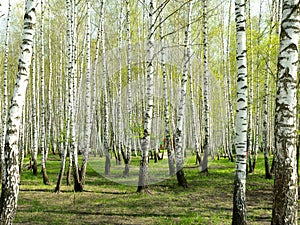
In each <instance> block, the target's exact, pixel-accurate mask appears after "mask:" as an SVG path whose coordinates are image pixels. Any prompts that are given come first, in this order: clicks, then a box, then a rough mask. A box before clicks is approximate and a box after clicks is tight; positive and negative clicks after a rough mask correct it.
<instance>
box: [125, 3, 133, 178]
mask: <svg viewBox="0 0 300 225" xmlns="http://www.w3.org/2000/svg"><path fill="white" fill-rule="evenodd" d="M129 3H130V1H129V0H126V34H127V111H128V136H127V137H128V138H127V140H128V141H127V147H126V149H125V150H126V152H125V153H126V154H124V156H125V157H124V162H125V169H124V172H123V176H125V177H128V176H129V165H130V160H131V149H132V137H133V136H132V132H131V126H132V93H131V79H132V78H131V28H130V5H129Z"/></svg>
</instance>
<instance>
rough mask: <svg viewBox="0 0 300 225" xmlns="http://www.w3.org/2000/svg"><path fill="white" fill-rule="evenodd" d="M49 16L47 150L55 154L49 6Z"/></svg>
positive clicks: (49, 12)
mask: <svg viewBox="0 0 300 225" xmlns="http://www.w3.org/2000/svg"><path fill="white" fill-rule="evenodd" d="M48 14H49V23H48V26H49V28H48V49H49V52H48V55H49V56H48V58H49V84H48V110H49V111H48V127H47V131H48V135H47V149H48V150H49V149H51V150H52V152H53V154H55V151H54V145H53V140H52V139H53V129H54V127H53V119H54V116H53V106H52V104H53V100H52V96H53V89H52V78H53V71H52V66H53V65H52V43H51V35H50V34H51V22H52V21H51V11H50V7H49V5H48Z"/></svg>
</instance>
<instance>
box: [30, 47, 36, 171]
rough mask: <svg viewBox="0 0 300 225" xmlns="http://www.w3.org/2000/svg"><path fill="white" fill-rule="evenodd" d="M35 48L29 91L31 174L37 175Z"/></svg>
mask: <svg viewBox="0 0 300 225" xmlns="http://www.w3.org/2000/svg"><path fill="white" fill-rule="evenodd" d="M35 54H36V48H35V43H34V44H33V55H32V74H31V90H32V100H31V104H32V130H33V131H32V155H31V157H32V162H33V165H32V173H33V175H35V176H36V175H37V156H38V125H37V105H36V103H37V101H36V76H37V75H36V69H35V67H36V57H35Z"/></svg>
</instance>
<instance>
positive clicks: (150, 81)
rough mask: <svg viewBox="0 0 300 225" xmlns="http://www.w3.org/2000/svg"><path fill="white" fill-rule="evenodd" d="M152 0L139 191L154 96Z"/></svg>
mask: <svg viewBox="0 0 300 225" xmlns="http://www.w3.org/2000/svg"><path fill="white" fill-rule="evenodd" d="M154 4H155V1H154V0H150V2H149V33H148V47H147V51H148V61H147V66H148V71H147V91H146V102H147V103H146V104H147V107H146V110H145V117H144V137H143V139H142V152H141V159H140V172H139V181H138V188H137V192H141V191H143V190H145V189H146V188H147V187H148V160H149V159H148V158H149V150H150V147H151V145H150V133H151V124H152V116H153V96H154V65H153V63H154V62H153V58H154Z"/></svg>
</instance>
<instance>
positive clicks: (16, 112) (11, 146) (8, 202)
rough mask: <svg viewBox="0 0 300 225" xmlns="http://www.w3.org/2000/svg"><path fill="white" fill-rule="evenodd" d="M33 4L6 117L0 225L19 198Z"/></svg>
mask: <svg viewBox="0 0 300 225" xmlns="http://www.w3.org/2000/svg"><path fill="white" fill-rule="evenodd" d="M35 7H36V2H35V0H27V1H26V5H25V16H24V26H23V41H22V45H21V53H20V57H19V64H18V73H17V77H16V83H15V88H14V94H13V96H12V99H11V106H10V109H9V113H8V124H7V130H6V139H5V147H4V152H5V153H6V154H5V155H4V164H3V165H4V167H3V170H4V174H5V176H4V177H3V179H2V192H1V198H0V224H1V225H2V224H3V225H4V224H12V223H13V220H14V218H15V214H16V209H17V202H18V194H19V181H20V177H19V167H18V162H19V156H18V155H19V149H18V137H19V132H20V123H21V118H22V108H23V106H24V104H25V95H26V89H27V85H28V80H29V71H30V63H31V57H32V48H33V38H34V33H35V23H36V8H35Z"/></svg>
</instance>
